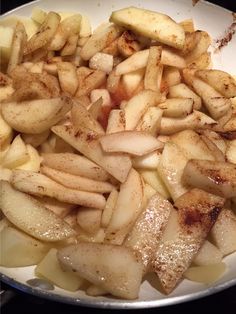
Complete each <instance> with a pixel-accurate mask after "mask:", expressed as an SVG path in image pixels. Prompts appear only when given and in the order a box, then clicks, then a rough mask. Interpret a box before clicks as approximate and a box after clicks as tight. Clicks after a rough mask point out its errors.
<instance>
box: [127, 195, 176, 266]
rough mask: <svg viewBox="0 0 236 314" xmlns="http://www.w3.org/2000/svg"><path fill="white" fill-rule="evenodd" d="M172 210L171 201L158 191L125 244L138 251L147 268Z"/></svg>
mask: <svg viewBox="0 0 236 314" xmlns="http://www.w3.org/2000/svg"><path fill="white" fill-rule="evenodd" d="M171 210H172V205H171V203H170V202H169V201H168V200H167V199H165V198H164V197H163V196H161V195H160V194H158V193H156V194H155V195H154V196H152V197H151V199H150V200H149V201H148V204H147V207H146V208H145V209H144V210H143V212H142V213H141V214H140V216H139V217H138V219H137V220H136V222H135V224H134V226H133V228H132V230H131V232H130V233H129V234H128V236H127V238H126V240H125V242H124V245H125V246H127V247H130V248H132V249H133V250H134V251H137V252H138V253H139V254H140V256H141V257H142V262H143V265H144V269H145V270H147V269H148V266H149V263H150V261H151V258H152V256H153V254H154V253H155V252H156V250H157V247H158V244H159V242H160V238H161V236H162V233H163V230H164V228H165V226H166V224H167V221H168V218H169V215H170V213H171Z"/></svg>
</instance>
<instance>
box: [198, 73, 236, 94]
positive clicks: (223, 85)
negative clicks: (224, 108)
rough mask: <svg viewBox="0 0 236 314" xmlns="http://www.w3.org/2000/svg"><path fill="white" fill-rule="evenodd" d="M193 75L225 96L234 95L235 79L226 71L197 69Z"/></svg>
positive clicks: (235, 89) (235, 88) (235, 90)
mask: <svg viewBox="0 0 236 314" xmlns="http://www.w3.org/2000/svg"><path fill="white" fill-rule="evenodd" d="M195 75H196V76H197V77H199V78H200V79H202V80H203V81H205V82H206V83H207V84H209V85H211V86H212V87H213V88H215V89H216V90H217V91H218V92H219V93H220V94H222V95H223V96H225V97H226V98H231V97H236V81H235V79H234V78H233V77H232V76H231V75H229V74H228V73H226V72H224V71H220V70H198V71H196V73H195Z"/></svg>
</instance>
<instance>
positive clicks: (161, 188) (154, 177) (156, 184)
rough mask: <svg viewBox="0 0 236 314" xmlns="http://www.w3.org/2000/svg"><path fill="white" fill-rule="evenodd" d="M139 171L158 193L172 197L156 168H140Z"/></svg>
mask: <svg viewBox="0 0 236 314" xmlns="http://www.w3.org/2000/svg"><path fill="white" fill-rule="evenodd" d="M139 173H140V174H141V176H142V178H143V180H144V182H146V183H147V184H149V185H150V186H151V187H152V188H153V189H154V190H155V191H156V192H157V193H159V194H161V195H162V196H163V197H165V198H170V193H169V191H168V189H167V187H166V185H165V184H164V181H163V180H162V178H161V176H160V175H159V173H158V171H157V170H156V169H155V170H146V169H140V170H139Z"/></svg>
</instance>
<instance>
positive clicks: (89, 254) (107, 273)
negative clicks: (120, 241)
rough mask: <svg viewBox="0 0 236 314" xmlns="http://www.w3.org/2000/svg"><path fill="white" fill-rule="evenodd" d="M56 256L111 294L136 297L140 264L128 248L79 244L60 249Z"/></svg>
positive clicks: (140, 278)
mask: <svg viewBox="0 0 236 314" xmlns="http://www.w3.org/2000/svg"><path fill="white" fill-rule="evenodd" d="M58 259H59V261H60V262H61V263H62V265H65V266H66V267H68V268H69V269H71V270H74V271H75V272H76V273H77V274H78V275H79V276H81V277H82V278H84V279H86V280H88V281H89V282H91V283H92V284H94V285H97V286H99V287H101V288H102V289H104V290H105V291H107V292H109V293H110V294H112V295H114V296H117V297H120V298H123V299H136V298H137V297H138V293H139V288H140V284H141V280H142V274H143V265H142V263H141V262H140V261H139V260H138V259H137V257H135V255H134V253H133V252H132V250H131V249H129V248H126V247H123V246H116V245H111V244H97V243H79V244H77V245H73V246H69V247H66V248H63V249H61V250H59V251H58Z"/></svg>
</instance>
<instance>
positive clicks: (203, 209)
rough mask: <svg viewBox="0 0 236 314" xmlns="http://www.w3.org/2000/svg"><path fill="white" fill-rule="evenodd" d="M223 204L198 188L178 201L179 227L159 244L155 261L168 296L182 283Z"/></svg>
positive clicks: (155, 268) (218, 198) (156, 269)
mask: <svg viewBox="0 0 236 314" xmlns="http://www.w3.org/2000/svg"><path fill="white" fill-rule="evenodd" d="M224 203H225V200H224V199H222V198H221V197H219V196H215V195H213V194H209V193H206V192H204V191H202V190H198V189H193V190H190V191H188V192H187V193H185V194H184V195H182V196H181V197H179V198H178V199H177V200H176V202H175V204H174V207H175V208H176V209H177V215H176V217H177V227H176V228H175V230H174V228H173V227H172V237H170V234H169V238H168V239H165V232H164V234H163V239H165V240H163V241H162V242H161V243H160V245H159V247H158V249H157V250H156V252H155V255H154V257H153V260H152V266H153V269H154V271H155V273H156V274H157V276H158V277H159V279H160V282H161V285H162V287H163V288H164V290H165V292H166V293H170V292H171V291H173V289H174V288H175V287H176V285H177V284H178V283H179V282H180V280H181V278H182V276H183V275H184V273H185V271H186V270H187V269H188V267H189V266H190V264H191V262H192V260H193V259H194V257H195V256H196V254H197V253H198V251H199V249H200V247H201V245H202V244H203V241H204V240H205V238H206V236H207V234H208V232H209V231H210V229H211V228H212V226H213V225H214V223H215V221H216V220H217V216H218V214H219V212H220V210H221V209H222V208H223V206H224ZM167 229H168V224H167ZM169 232H170V230H169Z"/></svg>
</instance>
